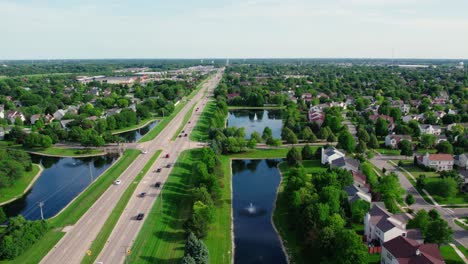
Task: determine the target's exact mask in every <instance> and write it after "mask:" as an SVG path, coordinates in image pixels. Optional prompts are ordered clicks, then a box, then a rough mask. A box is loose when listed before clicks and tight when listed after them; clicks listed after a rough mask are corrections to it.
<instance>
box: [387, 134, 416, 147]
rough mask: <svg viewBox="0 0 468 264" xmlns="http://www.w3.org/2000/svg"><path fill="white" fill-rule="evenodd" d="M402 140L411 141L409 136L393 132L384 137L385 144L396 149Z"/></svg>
mask: <svg viewBox="0 0 468 264" xmlns="http://www.w3.org/2000/svg"><path fill="white" fill-rule="evenodd" d="M402 140H408V141H410V142H411V137H410V136H408V135H395V134H391V135H387V136H386V137H385V146H387V147H391V148H394V149H396V148H398V144H399V143H400V141H402Z"/></svg>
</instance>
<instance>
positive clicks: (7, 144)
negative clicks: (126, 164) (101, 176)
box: [0, 141, 104, 157]
mask: <svg viewBox="0 0 468 264" xmlns="http://www.w3.org/2000/svg"><path fill="white" fill-rule="evenodd" d="M0 147H1V148H9V149H16V150H23V151H26V152H35V153H38V154H43V155H48V156H55V157H83V156H93V155H101V154H104V151H102V150H100V149H86V148H83V149H77V148H64V147H55V146H52V147H50V148H27V147H24V146H22V145H21V144H16V143H14V142H12V141H0Z"/></svg>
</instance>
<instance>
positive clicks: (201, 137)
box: [190, 101, 216, 142]
mask: <svg viewBox="0 0 468 264" xmlns="http://www.w3.org/2000/svg"><path fill="white" fill-rule="evenodd" d="M215 110H216V102H215V101H208V103H206V106H205V108H204V109H203V112H202V114H201V116H200V119H198V122H197V125H196V126H195V127H194V128H193V131H192V133H191V134H190V140H193V141H197V142H205V141H207V140H208V131H209V130H210V120H211V118H212V116H213V113H214V111H215Z"/></svg>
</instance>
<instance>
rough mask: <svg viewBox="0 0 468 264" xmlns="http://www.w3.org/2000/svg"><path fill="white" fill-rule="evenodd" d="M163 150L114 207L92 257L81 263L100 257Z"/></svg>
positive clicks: (158, 152) (97, 239)
mask: <svg viewBox="0 0 468 264" xmlns="http://www.w3.org/2000/svg"><path fill="white" fill-rule="evenodd" d="M161 152H162V151H161V150H158V151H156V153H155V154H154V155H153V156H152V157H151V159H150V160H149V161H148V163H146V165H145V167H144V168H143V170H142V171H141V173H139V174H138V175H137V176H136V177H135V180H134V181H133V182H132V183H133V184H130V185H129V186H128V188H127V189H126V190H125V192H124V194H123V195H122V197H121V198H120V200H119V202H118V203H117V205H116V206H115V207H114V209H113V210H112V213H111V214H110V215H109V218H107V220H106V222H105V223H104V226H103V227H102V229H101V231H99V234H98V235H97V236H96V238H95V239H94V241H93V243H92V244H91V248H90V249H89V250H90V252H91V255H85V257H84V258H83V260H82V261H81V263H84V264H85V263H94V261H95V260H96V258H97V257H98V255H99V253H100V252H101V251H102V249H103V248H104V245H105V244H106V241H107V239H108V238H109V236H110V235H111V233H112V230H113V229H114V227H115V225H116V224H117V221H118V220H119V218H120V216H121V215H122V213H123V211H124V210H125V207H126V206H127V204H128V201H129V200H130V198H131V197H132V195H134V192H135V189H136V188H137V186H138V183H139V182H140V181H141V179H142V178H143V177H144V176H145V175H146V173H147V172H148V170H149V169H150V168H151V166H152V165H153V163H154V162H155V161H156V159H157V158H158V157H159V155H160V154H161Z"/></svg>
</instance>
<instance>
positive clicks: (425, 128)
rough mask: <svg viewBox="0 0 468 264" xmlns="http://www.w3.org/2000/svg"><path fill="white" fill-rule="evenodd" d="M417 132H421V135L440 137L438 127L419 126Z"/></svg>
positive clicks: (439, 128)
mask: <svg viewBox="0 0 468 264" xmlns="http://www.w3.org/2000/svg"><path fill="white" fill-rule="evenodd" d="M419 130H421V134H429V135H436V136H438V135H440V133H442V129H441V127H440V126H435V125H434V126H433V125H419Z"/></svg>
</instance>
